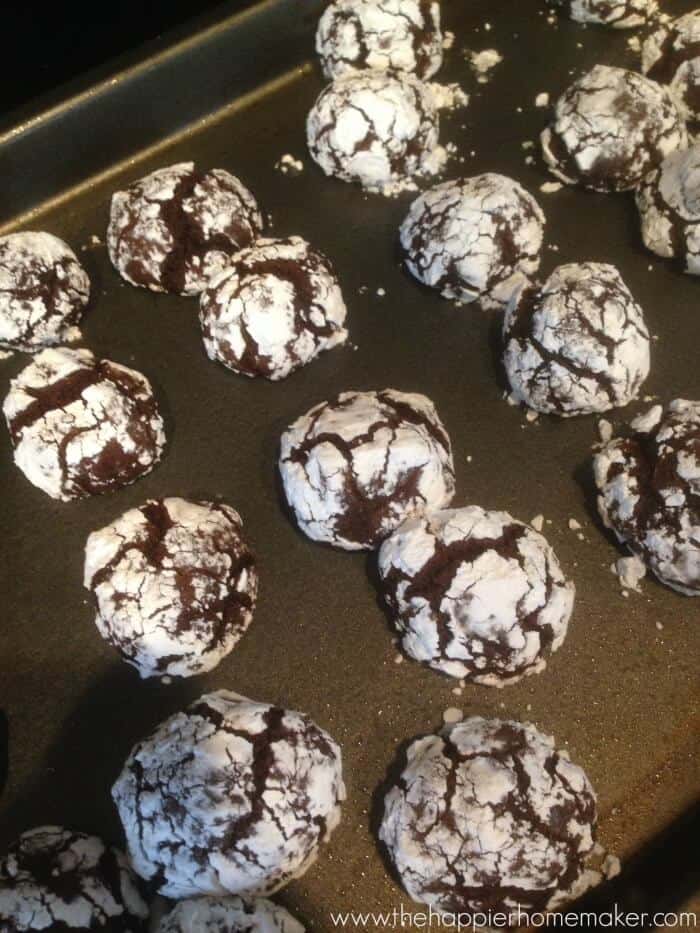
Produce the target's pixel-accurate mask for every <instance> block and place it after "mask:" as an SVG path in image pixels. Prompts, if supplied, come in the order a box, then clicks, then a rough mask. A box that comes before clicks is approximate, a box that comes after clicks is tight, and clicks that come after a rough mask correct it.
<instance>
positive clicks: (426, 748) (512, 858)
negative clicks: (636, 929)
mask: <svg viewBox="0 0 700 933" xmlns="http://www.w3.org/2000/svg"><path fill="white" fill-rule="evenodd" d="M595 830H596V799H595V794H594V792H593V789H592V787H591V785H590V783H589V781H588V778H587V777H586V775H585V773H584V771H583V770H582V769H581V768H580V767H578V766H577V765H575V764H573V763H572V762H571V761H570V760H569V757H568V755H567V753H566V752H565V751H558V750H557V749H556V748H555V746H554V741H553V740H552V739H551V738H550V737H549V736H546V735H543V734H542V733H541V732H539V731H538V730H537V729H535V727H534V726H532V725H529V724H521V723H517V722H505V721H501V720H498V719H491V720H489V719H482V718H481V717H474V718H471V719H468V720H466V721H464V722H461V723H459V724H458V725H455V726H452V727H449V728H445V729H444V730H443V731H442V732H441V733H440V734H439V735H430V736H427V737H425V738H421V739H418V740H416V741H414V742H413V743H412V744H411V745H410V746H409V747H408V750H407V752H406V760H405V766H404V768H403V772H402V773H401V776H400V778H399V779H398V781H397V782H396V784H395V785H394V786H393V787H392V788H391V789H390V790H389V792H388V793H387V795H386V798H385V801H384V816H383V820H382V823H381V827H380V830H379V837H380V839H381V840H382V842H384V844H385V845H386V847H387V850H388V854H389V857H390V859H391V861H392V863H393V865H394V867H395V869H396V872H397V874H398V875H399V877H400V879H401V882H402V883H403V886H404V887H405V889H406V891H407V892H408V894H409V895H410V896H411V897H412V898H413V899H414V900H416V901H418V902H420V903H423V904H428V905H430V906H431V907H432V908H433V909H435V910H437V911H439V912H441V913H450V914H458V913H465V912H469V913H475V912H484V911H489V910H491V911H505V912H510V911H514V910H517V908H518V907H519V908H520V909H521V910H526V911H544V910H548V909H552V908H554V907H557V906H559V905H560V904H562V903H565V902H566V901H568V900H569V899H571V898H573V897H574V896H576V895H577V894H579V893H581V891H582V890H585V889H586V888H587V887H589V886H590V885H591V884H592V883H593V882H594V880H596V881H597V880H600V876H599V875H598V876H597V877H595V879H594V873H593V872H591V871H589V870H588V869H587V868H586V859H587V857H588V856H589V855H591V854H593V853H594V847H595V843H594V837H595ZM612 867H613V866H612V864H611V870H612Z"/></svg>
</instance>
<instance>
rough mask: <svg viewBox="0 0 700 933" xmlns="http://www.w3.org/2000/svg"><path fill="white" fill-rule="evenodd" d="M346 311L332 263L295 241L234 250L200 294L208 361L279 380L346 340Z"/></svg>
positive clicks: (292, 239)
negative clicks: (225, 265) (226, 263)
mask: <svg viewBox="0 0 700 933" xmlns="http://www.w3.org/2000/svg"><path fill="white" fill-rule="evenodd" d="M346 313H347V312H346V308H345V302H344V301H343V295H342V292H341V290H340V285H339V283H338V279H337V276H336V274H335V272H334V271H333V268H332V266H331V264H330V262H329V261H328V260H327V259H326V257H325V256H324V255H323V254H322V253H319V252H318V251H317V250H315V249H312V247H311V246H310V245H309V244H308V243H307V242H306V241H305V240H302V239H301V237H296V236H295V237H289V238H288V239H282V240H258V241H257V242H256V243H255V245H254V246H251V247H248V249H244V250H242V251H241V252H239V253H236V255H235V256H234V257H233V258H232V259H231V261H230V263H229V265H228V266H227V268H226V269H224V271H223V272H221V273H219V274H218V275H216V276H215V277H214V278H213V279H212V280H211V282H210V284H209V287H208V288H206V289H205V290H204V292H202V296H201V299H200V310H199V320H200V324H201V327H202V336H203V339H204V346H205V348H206V351H207V354H208V355H209V357H210V359H212V360H218V362H220V363H223V364H224V366H227V367H228V368H229V369H232V370H233V371H234V372H236V373H242V374H243V375H245V376H264V377H265V378H266V379H271V380H277V379H284V378H285V377H286V376H288V375H289V374H290V373H292V372H294V370H295V369H299V367H301V366H304V365H305V364H306V363H309V362H311V360H313V359H314V357H316V356H318V354H319V353H322V352H323V351H324V350H330V349H331V348H332V347H335V346H338V345H339V344H342V343H345V341H346V340H347V336H348V332H347V330H346V329H345V326H344V325H345V316H346Z"/></svg>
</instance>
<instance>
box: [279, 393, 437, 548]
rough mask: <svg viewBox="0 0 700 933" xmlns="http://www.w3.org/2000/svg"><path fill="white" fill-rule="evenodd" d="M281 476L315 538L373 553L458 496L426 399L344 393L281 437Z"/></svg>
mask: <svg viewBox="0 0 700 933" xmlns="http://www.w3.org/2000/svg"><path fill="white" fill-rule="evenodd" d="M279 465H280V472H281V474H282V482H283V484H284V491H285V494H286V496H287V502H288V503H289V505H290V507H291V508H292V509H293V511H294V513H295V516H296V519H297V522H298V523H299V527H300V528H301V529H302V531H303V532H304V533H305V534H307V535H308V536H309V537H310V538H313V540H314V541H323V542H325V543H327V544H332V545H335V546H336V547H340V548H345V549H346V550H360V549H362V548H367V549H371V548H374V547H377V545H378V544H379V543H380V542H381V541H382V539H383V538H385V537H386V536H387V535H389V534H390V533H391V532H392V531H393V530H394V529H395V528H396V527H397V525H399V524H400V523H401V522H402V521H403V520H404V518H406V517H407V516H408V515H410V514H412V513H415V512H421V511H423V510H425V509H439V508H442V507H444V506H446V505H449V503H450V502H451V501H452V497H453V495H454V492H455V478H454V465H453V462H452V448H451V445H450V439H449V437H448V436H447V433H446V431H445V428H444V427H443V425H442V422H441V421H440V419H439V417H438V414H437V412H436V410H435V406H434V405H433V403H432V402H431V401H430V400H429V399H427V398H426V397H425V396H424V395H417V394H407V393H404V392H397V391H395V390H393V389H385V390H384V391H382V392H343V393H342V394H341V395H339V396H338V397H337V398H335V399H333V400H331V401H328V402H323V403H321V404H320V405H316V406H315V407H314V408H312V409H311V410H310V411H309V412H307V413H306V414H305V415H303V416H302V417H301V418H299V419H298V420H297V421H295V422H294V424H293V425H292V426H291V427H290V428H288V429H287V431H285V433H284V434H283V435H282V442H281V452H280V464H279Z"/></svg>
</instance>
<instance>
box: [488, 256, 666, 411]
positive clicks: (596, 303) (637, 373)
mask: <svg viewBox="0 0 700 933" xmlns="http://www.w3.org/2000/svg"><path fill="white" fill-rule="evenodd" d="M503 335H504V352H503V363H504V366H505V370H506V374H507V376H508V381H509V383H510V387H511V390H512V396H511V397H512V398H515V399H516V400H517V401H520V402H524V403H525V404H526V405H527V406H528V407H529V408H532V409H534V410H535V411H539V412H543V413H545V414H553V415H560V416H562V417H571V416H572V415H587V414H592V413H594V412H603V411H608V409H610V408H615V407H617V406H621V405H627V404H628V403H629V402H631V401H632V400H633V399H634V398H636V397H637V396H638V394H639V390H640V388H641V386H642V384H643V382H644V380H645V379H646V378H647V376H648V375H649V347H650V340H649V331H648V330H647V326H646V324H645V323H644V315H643V313H642V309H641V308H640V307H639V305H638V304H637V303H636V301H635V300H634V298H633V297H632V295H631V294H630V291H629V289H628V288H627V286H626V285H625V283H624V282H623V281H622V278H621V276H620V273H619V272H618V271H617V269H616V268H615V267H614V266H611V265H608V264H606V263H600V262H582V263H570V264H568V265H564V266H559V267H558V268H557V269H555V270H554V272H553V273H552V274H551V275H550V277H549V278H548V279H547V281H546V282H545V283H544V285H541V286H534V285H533V286H529V287H527V288H524V289H523V290H522V291H521V292H520V293H519V294H518V295H517V296H515V297H514V300H513V302H512V303H511V305H510V307H509V308H508V311H507V312H506V316H505V320H504V326H503Z"/></svg>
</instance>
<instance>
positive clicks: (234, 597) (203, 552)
mask: <svg viewBox="0 0 700 933" xmlns="http://www.w3.org/2000/svg"><path fill="white" fill-rule="evenodd" d="M84 585H85V586H86V588H87V589H89V590H91V591H92V593H93V594H94V596H95V600H96V604H97V615H96V619H95V623H96V625H97V628H98V630H99V632H100V634H101V635H102V637H103V638H104V639H105V640H106V641H107V642H109V644H111V645H112V646H113V647H114V648H116V649H117V651H119V653H120V654H121V655H122V657H123V658H124V660H125V661H127V662H128V663H129V664H131V665H132V666H133V667H135V668H136V669H137V670H138V671H139V674H140V675H141V677H154V676H164V675H168V676H178V677H191V676H193V675H195V674H201V673H205V672H207V671H210V670H213V669H214V668H215V667H216V666H217V665H218V664H219V663H220V661H221V660H222V659H223V658H224V657H226V655H228V654H230V652H231V651H232V650H233V648H234V647H235V646H236V644H237V643H238V641H239V640H240V638H241V637H242V636H243V634H244V633H245V631H246V630H247V628H248V626H249V625H250V623H251V621H252V618H253V611H254V608H255V601H256V597H257V589H258V577H257V571H256V567H255V559H254V556H253V554H252V552H251V550H250V548H249V547H248V545H247V543H246V541H245V539H244V538H243V526H242V522H241V519H240V516H239V515H238V513H237V512H236V511H235V510H234V509H232V508H231V507H230V506H227V505H224V504H218V503H212V502H193V501H188V500H185V499H179V498H170V499H158V500H151V501H149V502H147V503H146V504H145V505H143V506H141V507H140V508H138V509H129V511H128V512H125V513H124V514H123V515H122V516H120V517H119V518H118V519H117V520H116V521H114V522H112V523H111V524H109V525H107V526H106V527H105V528H101V529H100V530H99V531H95V532H93V533H92V534H91V535H90V537H89V538H88V541H87V545H86V548H85V575H84Z"/></svg>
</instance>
